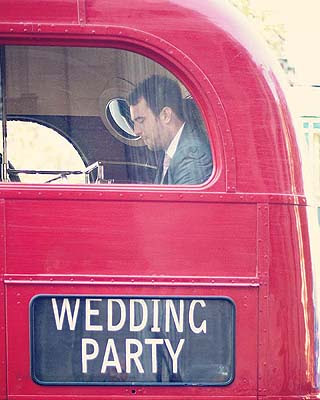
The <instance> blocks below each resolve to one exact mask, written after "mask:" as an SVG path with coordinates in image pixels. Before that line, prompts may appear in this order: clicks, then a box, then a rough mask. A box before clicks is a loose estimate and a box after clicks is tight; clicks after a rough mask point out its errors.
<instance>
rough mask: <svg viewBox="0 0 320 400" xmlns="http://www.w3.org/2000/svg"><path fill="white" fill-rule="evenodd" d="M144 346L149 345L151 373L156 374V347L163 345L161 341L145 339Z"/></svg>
mask: <svg viewBox="0 0 320 400" xmlns="http://www.w3.org/2000/svg"><path fill="white" fill-rule="evenodd" d="M144 342H145V344H151V357H152V358H151V360H152V373H153V374H156V373H157V372H158V360H157V345H158V344H163V339H145V341H144Z"/></svg>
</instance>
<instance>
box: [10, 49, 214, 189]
mask: <svg viewBox="0 0 320 400" xmlns="http://www.w3.org/2000/svg"><path fill="white" fill-rule="evenodd" d="M5 67H6V74H5V78H6V99H7V100H6V110H7V120H8V122H7V123H6V128H7V130H8V143H7V146H6V151H7V154H8V160H9V161H10V162H11V163H12V164H11V165H9V164H8V166H7V169H8V171H7V172H8V174H10V176H11V177H12V176H13V177H15V178H16V179H18V180H20V181H22V182H30V183H32V182H35V183H39V182H44V183H59V182H62V183H66V181H67V182H69V183H99V184H103V183H119V184H124V183H125V184H126V183H131V184H134V183H138V184H153V183H155V184H173V185H175V184H191V185H195V184H201V183H203V182H205V181H207V180H208V179H209V177H210V176H211V174H212V170H213V164H214V162H213V160H212V154H211V149H210V146H209V141H208V137H207V134H206V130H205V126H204V123H203V120H202V117H201V114H200V112H199V110H198V108H197V105H196V103H195V102H194V100H193V99H192V97H191V96H190V94H189V92H188V90H187V89H186V88H185V87H184V86H183V85H182V84H181V82H179V81H178V80H177V79H176V78H175V77H174V76H172V74H170V73H169V72H168V71H167V70H166V69H164V68H163V67H161V66H160V65H158V64H156V63H155V62H153V61H152V60H150V59H148V58H146V57H143V56H141V55H138V54H135V53H132V52H128V51H124V50H118V49H96V48H64V47H31V46H30V47H28V46H24V47H19V46H10V47H6V55H5ZM11 180H15V179H11Z"/></svg>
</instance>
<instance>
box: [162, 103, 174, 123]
mask: <svg viewBox="0 0 320 400" xmlns="http://www.w3.org/2000/svg"><path fill="white" fill-rule="evenodd" d="M171 118H172V109H171V108H170V107H163V109H162V110H161V111H160V119H161V121H162V122H164V123H165V124H168V123H169V122H170V121H171Z"/></svg>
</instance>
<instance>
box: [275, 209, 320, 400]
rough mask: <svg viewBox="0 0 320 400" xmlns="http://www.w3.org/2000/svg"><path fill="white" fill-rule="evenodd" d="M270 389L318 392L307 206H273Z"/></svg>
mask: <svg viewBox="0 0 320 400" xmlns="http://www.w3.org/2000/svg"><path fill="white" fill-rule="evenodd" d="M270 221H271V222H270V236H271V256H272V259H271V260H272V261H271V265H270V296H269V319H270V322H269V329H270V331H269V332H270V333H269V349H272V351H269V360H268V363H269V391H270V395H282V396H288V395H306V394H310V393H312V388H314V379H315V371H314V367H315V359H314V314H313V312H314V309H313V302H312V272H311V264H310V253H309V242H308V239H307V238H308V230H307V219H306V208H305V207H304V206H302V207H301V206H291V205H283V206H281V205H272V206H271V207H270Z"/></svg>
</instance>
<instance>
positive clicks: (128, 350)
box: [126, 339, 144, 374]
mask: <svg viewBox="0 0 320 400" xmlns="http://www.w3.org/2000/svg"><path fill="white" fill-rule="evenodd" d="M131 345H135V346H136V347H137V351H136V352H131ZM141 354H142V344H141V342H140V341H139V340H137V339H126V372H127V373H128V374H130V373H131V360H133V361H134V362H135V364H136V367H137V369H138V371H139V373H140V374H143V373H144V369H143V367H142V364H141V362H140V360H139V357H140V356H141Z"/></svg>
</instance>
